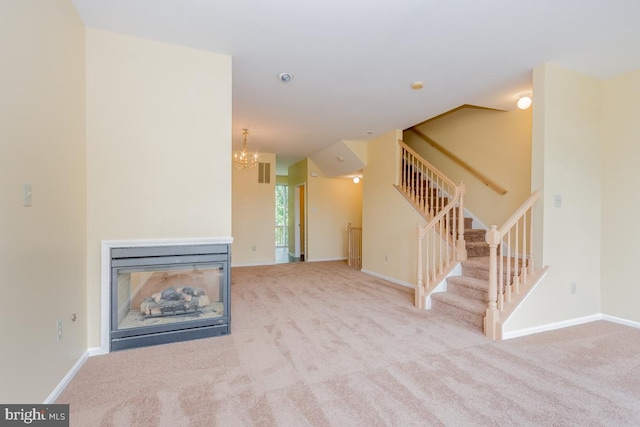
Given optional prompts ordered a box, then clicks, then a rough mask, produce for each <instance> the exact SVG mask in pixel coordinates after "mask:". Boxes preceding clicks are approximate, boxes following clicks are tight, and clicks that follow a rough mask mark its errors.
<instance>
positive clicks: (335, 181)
mask: <svg viewBox="0 0 640 427" xmlns="http://www.w3.org/2000/svg"><path fill="white" fill-rule="evenodd" d="M308 173H309V177H308V185H307V198H308V199H307V249H308V254H307V257H306V259H307V261H323V260H335V259H346V257H347V234H348V233H347V227H348V225H349V223H351V225H353V226H354V227H360V225H361V224H362V182H360V183H359V184H354V183H353V181H352V180H351V179H347V178H327V177H325V176H324V175H323V173H322V171H321V170H320V168H319V167H318V166H317V165H316V164H315V163H314V162H313V161H312V160H311V159H309V161H308ZM313 175H317V176H313Z"/></svg>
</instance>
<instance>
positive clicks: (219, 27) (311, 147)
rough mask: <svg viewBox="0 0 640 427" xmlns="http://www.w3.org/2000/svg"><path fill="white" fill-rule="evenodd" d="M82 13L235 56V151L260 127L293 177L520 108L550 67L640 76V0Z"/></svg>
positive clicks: (112, 6) (385, 1)
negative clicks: (490, 112) (299, 167)
mask: <svg viewBox="0 0 640 427" xmlns="http://www.w3.org/2000/svg"><path fill="white" fill-rule="evenodd" d="M72 2H73V4H74V5H75V7H76V9H77V10H78V12H79V14H80V16H81V17H82V19H83V21H84V23H85V24H86V25H87V26H88V27H93V28H99V29H103V30H107V31H113V32H118V33H125V34H130V35H133V36H137V37H142V38H146V39H152V40H158V41H162V42H167V43H174V44H178V45H183V46H190V47H193V48H197V49H203V50H208V51H211V52H216V53H223V54H228V55H231V56H232V57H233V148H234V149H239V148H240V145H241V141H242V138H241V130H242V129H243V128H249V130H250V135H249V138H248V144H249V148H250V149H251V150H256V149H257V150H259V151H263V152H272V153H276V154H277V162H278V167H277V169H278V173H284V174H286V170H287V167H288V166H289V165H290V164H292V163H294V162H296V161H298V160H301V159H303V158H305V157H307V156H308V155H310V154H312V153H316V152H318V151H320V150H322V149H324V148H327V147H329V146H331V145H333V144H336V143H338V142H340V141H343V140H367V139H370V138H373V137H375V136H377V135H380V134H384V133H387V132H389V131H391V130H393V129H405V128H408V127H410V126H412V125H414V124H416V123H419V122H422V121H424V120H426V119H428V118H431V117H433V116H435V115H438V114H440V113H443V112H445V111H447V110H450V109H452V108H455V107H457V106H459V105H462V104H473V105H480V106H485V107H491V108H499V109H513V108H514V105H515V102H516V100H517V97H518V95H519V94H521V93H525V92H530V91H531V70H532V69H533V68H534V67H535V66H537V65H539V64H542V63H545V62H552V63H555V64H558V65H560V66H563V67H566V68H569V69H572V70H575V71H578V72H582V73H585V74H588V75H591V76H594V77H597V78H603V79H604V78H609V77H612V76H615V75H618V74H620V73H623V72H625V71H629V70H633V69H638V68H640V25H638V23H637V20H638V18H640V1H638V0H562V1H558V0H518V1H514V0H491V1H477V0H439V1H436V0H393V1H391V0H377V1H371V0H322V1H314V2H301V1H299V0H268V1H265V0H72ZM282 72H289V73H291V74H293V76H294V78H293V80H291V81H290V82H289V83H286V84H285V83H282V82H281V81H280V80H279V79H278V74H279V73H282ZM416 81H421V82H423V83H424V88H423V89H422V90H417V91H416V90H412V89H411V84H412V83H413V82H416Z"/></svg>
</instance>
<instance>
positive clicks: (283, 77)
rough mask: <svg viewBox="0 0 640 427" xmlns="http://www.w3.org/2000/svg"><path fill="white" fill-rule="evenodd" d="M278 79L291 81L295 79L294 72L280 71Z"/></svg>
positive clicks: (284, 81) (283, 81)
mask: <svg viewBox="0 0 640 427" xmlns="http://www.w3.org/2000/svg"><path fill="white" fill-rule="evenodd" d="M278 79H280V81H281V82H282V83H289V82H290V81H291V80H292V79H293V74H291V73H280V74H278Z"/></svg>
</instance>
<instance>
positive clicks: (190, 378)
mask: <svg viewBox="0 0 640 427" xmlns="http://www.w3.org/2000/svg"><path fill="white" fill-rule="evenodd" d="M232 277H233V279H232V300H231V302H232V311H231V313H232V321H231V335H227V336H222V337H216V338H210V339H203V340H196V341H190V342H183V343H175V344H167V345H162V346H156V347H147V348H141V349H135V350H127V351H122V352H116V353H111V354H108V355H104V356H97V357H92V358H90V359H89V360H88V361H87V362H86V363H85V365H84V366H83V367H82V368H81V369H80V371H79V372H78V374H77V375H76V376H75V378H74V379H73V380H72V381H71V383H70V384H69V386H68V387H67V389H66V390H65V391H64V392H63V393H62V395H61V396H60V398H59V399H58V400H57V402H56V403H69V404H70V411H71V414H70V418H71V425H72V426H78V427H85V426H105V427H106V426H167V427H170V426H171V427H173V426H217V425H220V426H432V425H433V426H437V425H446V426H470V425H498V426H514V425H515V426H528V425H532V426H533V425H554V426H599V425H602V426H625V425H628V426H637V425H640V374H639V372H640V330H638V329H634V328H630V327H626V326H621V325H617V324H613V323H609V322H603V321H599V322H593V323H590V324H586V325H581V326H576V327H572V328H567V329H563V330H558V331H553V332H547V333H543V334H537V335H532V336H529V337H523V338H519V339H513V340H509V341H504V342H493V341H490V340H488V339H487V338H485V337H484V336H483V335H482V334H481V332H480V331H479V330H477V329H473V328H472V327H470V326H468V325H467V324H465V323H461V322H458V321H456V320H454V319H451V318H447V317H446V316H445V315H442V314H437V313H431V312H428V311H421V310H418V309H416V308H414V307H413V295H412V294H409V293H406V292H403V291H400V290H397V289H394V288H392V287H389V286H387V285H385V284H384V281H382V280H380V279H376V278H373V277H371V276H368V275H366V274H363V273H360V272H357V271H354V270H350V269H348V268H347V267H346V265H345V264H344V263H340V262H329V263H298V264H279V265H274V266H264V267H244V268H234V269H233V270H232Z"/></svg>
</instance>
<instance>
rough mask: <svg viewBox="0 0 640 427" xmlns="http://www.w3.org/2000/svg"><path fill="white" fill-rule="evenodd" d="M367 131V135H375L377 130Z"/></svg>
mask: <svg viewBox="0 0 640 427" xmlns="http://www.w3.org/2000/svg"><path fill="white" fill-rule="evenodd" d="M365 133H366V134H367V135H373V134H374V133H375V132H374V131H372V130H368V131H366V132H365Z"/></svg>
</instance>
